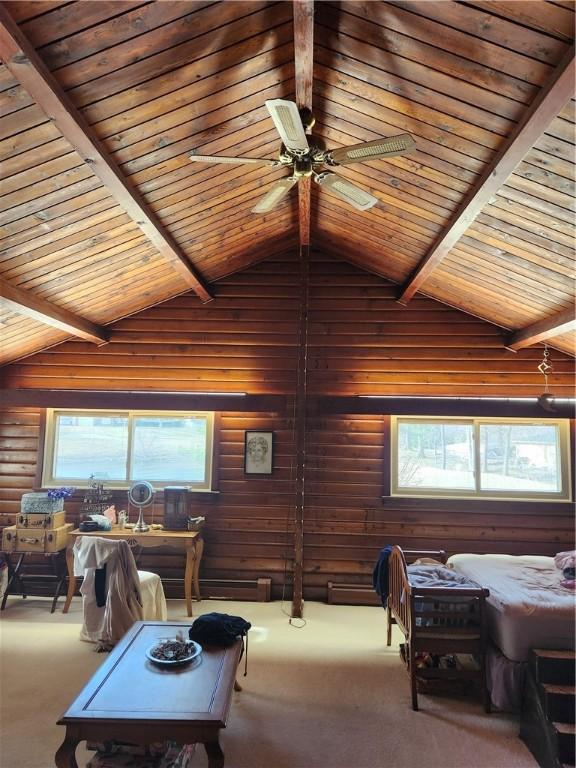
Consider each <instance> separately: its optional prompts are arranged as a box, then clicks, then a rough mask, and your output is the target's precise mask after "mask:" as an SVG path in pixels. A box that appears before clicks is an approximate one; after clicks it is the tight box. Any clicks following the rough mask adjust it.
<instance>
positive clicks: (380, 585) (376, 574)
mask: <svg viewBox="0 0 576 768" xmlns="http://www.w3.org/2000/svg"><path fill="white" fill-rule="evenodd" d="M391 552H392V545H391V544H388V545H387V546H385V547H384V549H381V550H380V554H379V556H378V562H377V563H376V565H375V566H374V570H373V572H372V586H373V587H374V589H375V590H376V593H377V594H378V595H380V600H381V601H382V605H383V606H384V607H385V606H386V601H387V599H388V558H389V557H390V553H391Z"/></svg>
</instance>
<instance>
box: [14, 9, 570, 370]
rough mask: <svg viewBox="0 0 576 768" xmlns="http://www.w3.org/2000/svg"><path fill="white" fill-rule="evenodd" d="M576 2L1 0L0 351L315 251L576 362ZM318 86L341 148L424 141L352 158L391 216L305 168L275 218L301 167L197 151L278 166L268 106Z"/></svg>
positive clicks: (33, 344) (206, 296)
mask: <svg viewBox="0 0 576 768" xmlns="http://www.w3.org/2000/svg"><path fill="white" fill-rule="evenodd" d="M298 2H299V0H297V3H298ZM311 8H313V10H314V28H313V41H314V44H313V60H310V56H311V51H312V39H311V34H310V25H309V24H307V23H306V22H305V19H306V14H307V13H309V12H310V9H311ZM574 10H575V8H574V3H573V2H565V1H564V0H562V1H560V0H555V1H550V2H545V1H544V0H535V1H534V0H527V1H524V0H508V1H502V2H501V1H500V0H491V1H490V2H454V1H452V0H450V1H448V2H424V1H422V2H420V1H419V0H411V1H410V2H360V1H358V0H356V1H354V2H340V3H338V2H334V3H332V2H321V3H316V4H315V5H314V4H312V3H301V6H300V7H299V8H297V12H296V22H297V23H296V25H295V24H294V16H295V14H294V8H293V4H292V3H291V2H277V3H273V2H248V1H245V0H236V1H234V2H231V1H230V2H201V1H200V0H198V1H197V2H193V1H191V0H178V1H177V2H171V1H170V0H163V1H162V2H138V1H132V2H124V1H123V0H111V1H105V0H101V1H100V2H66V3H63V2H58V1H53V0H38V1H34V2H32V1H31V2H28V1H26V2H5V3H0V56H1V58H2V66H1V68H0V164H1V165H0V171H1V181H0V227H1V229H0V330H1V333H2V345H1V351H0V364H5V363H8V362H10V361H13V360H15V359H18V358H20V357H22V356H24V355H27V354H30V353H32V352H34V351H37V350H39V349H42V348H45V347H47V346H50V345H52V344H54V343H56V342H58V341H61V340H63V339H64V338H67V337H69V335H70V333H73V334H75V335H79V336H82V337H83V338H87V339H90V340H91V341H94V342H95V343H105V342H106V339H107V338H108V335H107V331H106V328H105V326H106V325H107V324H109V323H111V322H112V321H114V320H116V319H118V318H119V317H123V316H126V315H128V314H131V313H134V312H137V311H139V310H140V309H143V308H144V307H146V306H150V305H153V304H156V303H158V302H161V301H163V300H165V299H167V298H169V297H172V296H175V295H177V294H179V293H183V292H185V291H189V290H193V291H195V292H196V293H197V294H198V298H199V301H202V302H205V301H209V300H213V301H216V302H217V301H218V286H217V284H215V283H216V282H217V281H218V280H219V279H220V278H222V277H223V276H225V275H229V274H231V273H234V272H238V271H240V270H243V269H245V268H247V267H249V266H251V265H252V264H254V263H256V262H258V261H261V260H263V259H266V258H267V257H268V256H272V255H274V256H275V257H277V256H278V255H279V254H281V253H282V252H285V251H289V250H293V249H294V248H297V247H298V245H299V244H302V245H305V246H307V245H308V244H310V245H311V246H312V247H316V248H319V249H321V250H324V251H326V252H328V253H334V254H335V255H338V256H341V257H344V258H345V259H348V260H349V261H351V262H353V263H355V264H357V265H359V266H361V267H363V268H364V269H367V270H369V271H372V272H375V273H376V274H379V275H382V276H383V277H385V278H387V279H389V280H392V281H393V282H395V283H397V284H398V299H399V300H401V301H402V302H403V303H407V302H408V301H410V300H411V298H412V296H413V295H414V294H415V293H416V292H420V293H424V294H426V295H428V296H430V297H432V298H434V299H437V300H439V301H442V302H445V303H447V304H449V305H451V306H454V307H457V308H460V309H462V310H464V311H466V312H469V313H471V314H473V315H475V316H477V317H480V318H484V319H486V320H489V321H490V322H492V323H496V324H498V325H501V326H503V327H504V328H507V329H509V330H510V337H509V340H508V343H509V345H510V346H511V348H516V349H518V348H521V347H522V346H526V345H528V344H534V343H538V342H541V341H544V340H547V341H548V343H549V344H551V345H552V346H555V347H557V348H558V349H560V350H562V351H564V352H568V353H570V354H574V348H575V333H574V326H575V323H574V143H575V133H574V121H575V103H574V100H573V96H574V74H573V57H574ZM298 13H300V17H299V16H298ZM299 18H300V19H301V21H300V22H299V21H298V19H299ZM310 71H311V72H312V78H311V83H310V82H309V81H310ZM300 94H306V97H307V98H309V99H310V100H311V106H312V107H313V112H314V115H315V117H316V125H315V127H314V129H313V133H314V135H315V136H317V137H319V139H320V140H321V141H322V142H324V143H325V145H326V146H327V147H328V148H336V147H339V146H342V145H349V144H356V143H358V142H364V141H370V140H372V139H376V138H379V137H382V136H384V137H388V136H393V135H396V134H400V133H410V134H411V135H412V136H413V137H414V139H415V141H416V149H415V150H414V151H413V152H411V153H410V154H407V155H405V156H402V157H394V158H390V159H388V160H373V161H370V162H364V163H361V164H354V165H349V166H345V167H342V168H337V169H335V170H336V172H337V173H338V174H339V175H341V176H342V177H344V178H346V179H348V180H350V181H351V182H353V183H354V184H356V185H357V186H359V187H361V188H362V189H365V190H366V191H368V192H370V193H371V194H373V195H375V196H376V197H377V198H378V200H379V202H378V204H377V205H375V206H374V207H373V208H371V209H369V210H367V211H357V210H354V209H352V208H350V207H349V206H348V205H347V204H346V203H345V202H343V201H341V200H340V199H339V198H337V197H335V196H334V195H333V194H330V192H329V191H328V190H326V189H324V188H319V187H318V185H316V184H314V183H312V184H311V185H309V184H308V186H306V184H305V182H306V181H308V180H301V181H300V183H299V184H300V188H299V189H298V190H296V189H294V190H292V191H291V192H290V194H289V195H288V196H287V197H286V198H285V199H284V200H283V201H282V202H281V203H280V204H279V205H278V207H277V208H275V209H274V210H272V211H270V212H268V213H266V214H254V213H251V208H252V207H253V206H254V205H255V203H256V202H257V201H258V200H259V198H261V197H262V195H263V194H264V193H265V191H266V190H267V188H268V187H269V185H270V184H271V183H273V181H275V180H278V179H280V178H282V177H283V176H286V175H288V172H287V170H286V169H281V168H274V167H266V166H251V165H233V164H218V165H213V164H205V163H192V162H190V160H189V154H190V153H191V152H195V153H199V154H210V155H234V156H244V155H246V156H251V157H266V158H277V156H278V152H279V148H280V139H279V136H278V134H277V132H276V130H275V129H274V125H273V123H272V120H271V119H270V115H269V113H268V111H267V109H266V108H265V106H264V102H265V100H266V99H274V98H287V99H291V100H296V101H298V103H299V105H301V104H300V102H301V101H302V98H301V96H300ZM310 94H311V96H310ZM310 186H311V189H309V187H310ZM299 195H300V203H299V202H298V201H299ZM308 217H309V219H308Z"/></svg>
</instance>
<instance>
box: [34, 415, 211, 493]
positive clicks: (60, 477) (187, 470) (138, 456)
mask: <svg viewBox="0 0 576 768" xmlns="http://www.w3.org/2000/svg"><path fill="white" fill-rule="evenodd" d="M207 417H210V418H207ZM211 425H212V419H211V414H186V415H184V414H179V413H175V414H148V413H147V414H143V415H140V414H138V413H136V412H130V413H118V414H106V413H102V414H95V413H89V414H88V413H86V414H84V413H81V412H67V411H60V412H55V413H54V417H53V420H52V423H51V426H52V429H51V430H50V432H49V437H51V439H52V441H53V444H52V451H51V454H52V457H53V458H52V471H51V473H50V475H51V477H50V479H51V480H53V481H58V482H64V481H82V480H87V479H88V478H89V477H90V476H94V477H95V478H96V479H98V480H102V481H104V482H108V483H122V482H131V481H133V480H138V479H147V480H150V481H156V482H165V483H176V484H177V483H185V484H207V483H208V484H209V482H210V478H208V477H207V472H208V470H209V467H210V461H209V460H208V461H207V458H208V459H209V458H210V457H209V456H208V455H207V451H209V450H211V443H212V434H211V428H212V427H211ZM45 474H46V473H45Z"/></svg>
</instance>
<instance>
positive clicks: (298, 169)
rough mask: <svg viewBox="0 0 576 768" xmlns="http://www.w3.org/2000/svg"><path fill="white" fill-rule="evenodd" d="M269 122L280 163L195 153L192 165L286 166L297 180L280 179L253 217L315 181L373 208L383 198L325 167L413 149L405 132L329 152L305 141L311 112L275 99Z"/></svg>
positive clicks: (350, 200)
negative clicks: (303, 183)
mask: <svg viewBox="0 0 576 768" xmlns="http://www.w3.org/2000/svg"><path fill="white" fill-rule="evenodd" d="M265 104H266V107H267V109H268V111H269V112H270V117H271V118H272V120H273V121H274V125H275V126H276V130H277V131H278V133H279V134H280V138H281V139H282V146H281V148H280V154H279V156H278V159H277V160H270V159H266V158H257V157H225V156H218V155H197V154H195V153H194V152H192V153H191V154H190V160H193V161H194V162H196V163H246V164H250V165H269V166H276V167H280V166H286V167H287V168H290V169H291V170H292V175H291V176H287V177H286V178H284V179H280V181H277V182H276V183H275V184H273V185H272V187H271V188H270V189H269V190H268V192H267V193H266V194H265V195H264V197H263V198H261V200H260V201H259V202H258V203H257V205H256V206H255V207H254V208H252V213H266V212H268V211H271V210H272V208H274V207H275V206H276V205H277V204H278V203H279V202H280V200H282V198H283V197H285V196H286V195H287V194H288V192H289V191H290V190H291V189H292V187H293V186H294V185H295V184H297V183H298V180H299V179H301V178H303V177H306V176H312V178H313V179H314V181H315V182H316V183H317V184H319V185H320V186H321V187H323V188H324V189H326V190H328V191H329V192H331V193H332V194H334V195H336V196H337V197H339V198H341V199H342V200H344V201H345V202H347V203H348V204H349V205H351V206H353V207H354V208H357V209H358V210H360V211H365V210H367V209H368V208H371V207H372V206H373V205H375V203H377V202H378V198H377V197H374V196H373V195H371V194H369V193H368V192H365V191H364V190H363V189H361V188H360V187H357V186H356V185H355V184H352V183H351V182H349V181H348V180H347V179H343V178H342V177H341V176H338V175H337V174H335V173H332V172H331V171H326V170H322V169H321V166H323V165H324V166H328V167H333V166H337V165H350V164H351V163H359V162H362V161H364V160H379V159H380V158H382V157H394V156H395V155H403V154H404V153H405V152H409V151H410V150H411V149H413V148H414V146H415V143H414V139H413V138H412V136H410V135H409V134H407V133H402V134H400V135H399V136H391V137H390V138H387V139H384V138H382V139H376V140H374V141H366V142H364V143H363V144H354V145H352V146H350V147H341V148H339V149H333V150H325V149H323V148H322V147H321V146H319V144H318V140H317V139H315V138H314V137H313V136H310V140H309V139H308V138H307V136H306V131H310V129H311V128H312V126H313V125H314V122H315V121H314V117H313V116H312V113H311V112H310V110H308V109H303V110H299V109H298V107H297V106H296V104H295V103H294V102H293V101H286V100H284V99H271V100H269V101H266V102H265Z"/></svg>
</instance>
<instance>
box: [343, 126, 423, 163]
mask: <svg viewBox="0 0 576 768" xmlns="http://www.w3.org/2000/svg"><path fill="white" fill-rule="evenodd" d="M415 146H416V142H415V141H414V139H413V138H412V136H410V134H409V133H401V134H400V135H399V136H390V138H388V139H375V140H374V141H366V142H364V143H363V144H354V145H353V146H351V147H340V148H339V149H333V150H332V151H331V152H328V162H329V163H335V164H336V165H349V164H350V163H361V162H362V161H363V160H378V159H379V158H381V157H394V156H395V155H403V154H404V153H405V152H409V151H410V150H411V149H413V148H414V147H415Z"/></svg>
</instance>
